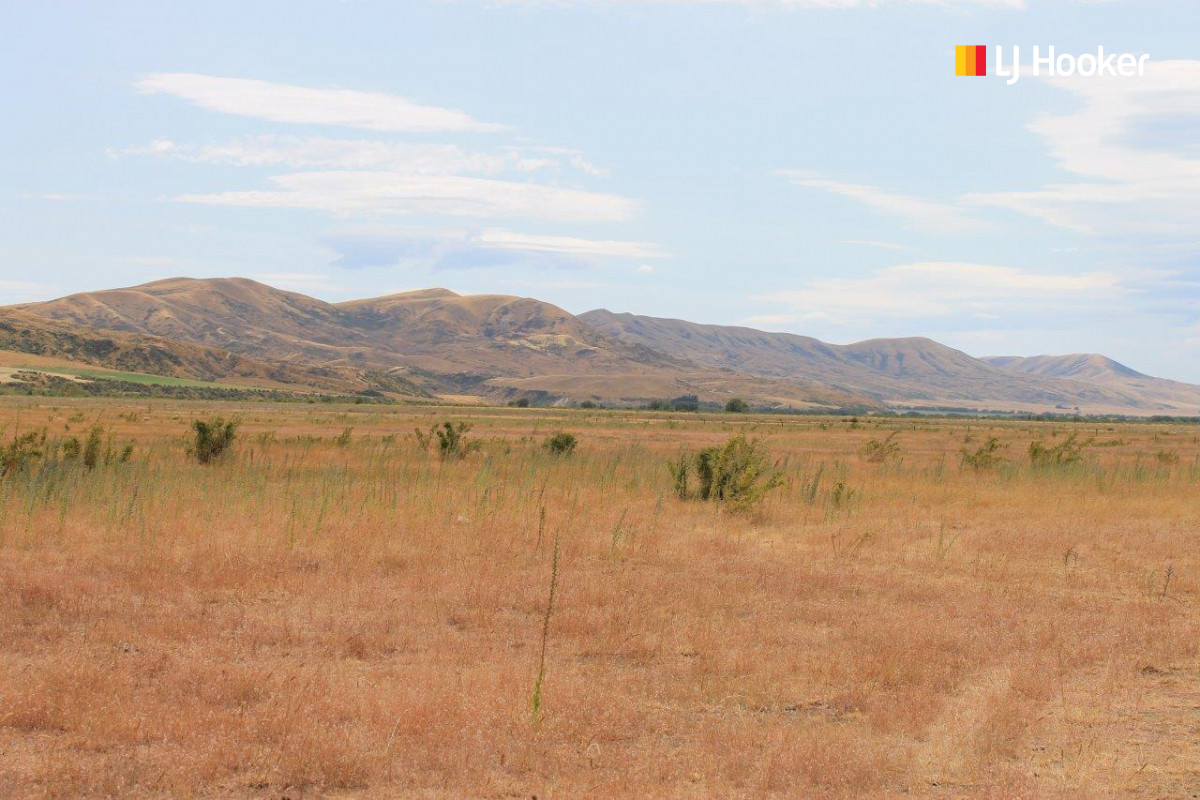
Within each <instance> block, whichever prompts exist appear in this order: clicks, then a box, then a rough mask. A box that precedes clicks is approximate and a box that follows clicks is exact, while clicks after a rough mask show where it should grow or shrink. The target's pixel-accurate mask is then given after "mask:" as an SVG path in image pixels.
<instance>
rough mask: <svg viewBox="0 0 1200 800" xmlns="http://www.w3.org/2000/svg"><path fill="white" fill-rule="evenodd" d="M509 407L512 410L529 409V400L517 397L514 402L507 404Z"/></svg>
mask: <svg viewBox="0 0 1200 800" xmlns="http://www.w3.org/2000/svg"><path fill="white" fill-rule="evenodd" d="M509 405H510V406H512V407H513V408H529V398H528V397H518V398H517V399H516V400H513V401H512V402H511V403H509Z"/></svg>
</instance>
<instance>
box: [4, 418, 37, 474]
mask: <svg viewBox="0 0 1200 800" xmlns="http://www.w3.org/2000/svg"><path fill="white" fill-rule="evenodd" d="M45 447H46V430H45V428H43V429H41V430H37V431H29V432H28V433H24V434H20V435H18V434H13V437H12V439H11V440H10V441H9V442H8V444H6V445H4V447H2V448H0V478H7V477H8V476H9V475H13V474H16V473H18V472H23V471H25V470H26V469H27V468H29V466H30V465H32V464H33V463H34V462H35V461H37V460H38V459H40V458H41V457H42V456H43V455H44V454H45Z"/></svg>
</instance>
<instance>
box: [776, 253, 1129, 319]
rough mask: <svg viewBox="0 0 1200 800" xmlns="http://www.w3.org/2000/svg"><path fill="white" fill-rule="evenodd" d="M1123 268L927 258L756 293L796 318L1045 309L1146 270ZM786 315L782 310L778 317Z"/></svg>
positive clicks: (1098, 295)
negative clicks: (1060, 268) (1058, 270)
mask: <svg viewBox="0 0 1200 800" xmlns="http://www.w3.org/2000/svg"><path fill="white" fill-rule="evenodd" d="M1146 275H1147V273H1142V274H1141V275H1140V276H1132V275H1128V274H1121V273H1116V272H1090V273H1086V274H1083V275H1058V274H1050V273H1042V272H1034V271H1031V270H1025V269H1018V268H1016V267H1007V266H993V265H988V264H968V263H959V262H945V261H923V262H918V263H914V264H903V265H899V266H894V267H887V268H885V269H882V270H879V271H877V272H875V273H873V274H871V275H869V276H867V277H863V278H822V279H818V280H814V281H811V282H810V283H809V284H808V285H806V286H804V287H802V288H799V289H791V290H784V291H780V292H775V293H774V294H770V295H760V296H758V297H756V298H754V299H756V300H761V301H766V302H770V303H777V304H780V305H784V306H788V307H790V308H791V309H792V311H793V312H794V316H793V317H792V319H793V321H801V320H804V319H820V320H824V321H831V322H841V323H852V322H861V321H863V320H874V319H878V318H880V317H890V318H924V317H942V316H951V315H973V316H976V317H984V318H987V317H988V315H994V314H996V313H998V312H1000V311H1005V310H1013V309H1033V308H1036V309H1038V310H1039V311H1040V312H1041V313H1045V312H1046V311H1048V310H1050V309H1053V308H1056V307H1063V306H1075V305H1078V304H1081V303H1089V302H1091V303H1094V302H1096V301H1101V300H1112V299H1117V298H1122V297H1125V296H1127V295H1129V294H1131V293H1132V292H1133V289H1132V288H1131V287H1132V286H1133V285H1134V281H1135V280H1136V279H1137V278H1138V277H1146ZM773 318H774V319H775V320H776V321H779V319H780V318H779V317H778V316H775V317H773Z"/></svg>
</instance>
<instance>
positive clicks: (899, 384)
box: [0, 278, 1200, 414]
mask: <svg viewBox="0 0 1200 800" xmlns="http://www.w3.org/2000/svg"><path fill="white" fill-rule="evenodd" d="M0 311H2V313H5V314H8V315H9V319H10V320H12V321H13V323H12V324H11V325H10V327H9V330H8V334H7V336H8V338H9V341H10V343H11V342H17V343H16V344H9V345H5V344H4V342H3V341H2V340H0V347H5V346H10V347H17V348H21V347H24V348H26V350H25V351H26V352H48V353H50V352H56V351H61V354H63V355H66V356H69V357H74V356H73V355H72V354H77V353H79V352H83V351H86V350H88V349H89V348H94V347H96V346H99V345H96V344H89V343H88V342H92V341H93V340H95V341H100V340H103V341H108V342H110V343H117V342H119V343H120V346H119V347H117V348H116V349H117V350H118V351H122V352H125V353H126V355H124V356H119V358H122V359H124V361H125V362H126V363H106V364H105V365H108V366H115V367H118V368H124V369H142V370H146V371H152V370H150V369H149V368H147V367H146V366H145V364H150V365H151V366H152V367H153V370H159V371H160V374H163V373H161V370H170V369H178V370H181V371H186V372H187V373H188V375H189V376H193V377H200V378H207V379H211V378H212V377H214V376H216V375H217V373H218V372H219V371H220V370H222V369H224V370H235V371H236V370H241V372H243V373H254V374H258V375H265V374H268V372H270V371H271V370H274V371H275V373H274V374H277V375H280V376H283V378H282V379H285V380H287V381H296V380H301V381H305V382H308V383H310V384H311V385H314V386H316V385H324V386H331V384H332V383H336V384H338V386H339V387H346V386H355V387H360V388H383V389H385V390H389V391H397V392H402V393H405V392H407V393H412V392H414V391H415V392H419V391H422V390H428V391H434V392H441V393H446V394H472V395H483V396H488V397H491V398H492V399H495V400H504V399H508V398H511V397H514V396H518V395H521V394H526V395H538V396H539V397H540V398H542V399H545V400H552V399H556V398H564V399H575V400H582V399H598V400H605V401H610V402H621V403H637V402H642V401H645V400H649V399H653V398H662V397H664V396H666V397H670V396H678V395H685V394H696V395H699V396H700V398H701V400H702V401H707V402H717V403H721V402H724V400H725V399H728V398H729V397H732V396H737V395H740V396H743V397H745V398H746V399H748V400H750V401H751V402H752V403H755V404H758V405H764V406H770V407H779V408H786V407H792V408H802V407H817V408H822V407H823V408H837V407H849V406H863V405H866V406H875V407H884V406H895V407H940V408H949V407H953V408H973V409H1004V410H1020V411H1041V410H1048V409H1054V408H1058V409H1073V408H1079V409H1081V410H1084V411H1090V412H1100V413H1114V412H1115V413H1142V414H1151V413H1163V414H1195V413H1200V388H1198V387H1193V386H1189V385H1187V384H1181V383H1174V382H1171V381H1160V380H1158V379H1155V378H1150V377H1147V376H1144V375H1141V374H1140V373H1137V372H1135V371H1133V370H1130V369H1129V368H1127V367H1124V366H1123V365H1120V364H1117V363H1116V362H1112V361H1110V360H1108V359H1104V358H1103V357H1102V356H1063V357H1035V358H1029V359H977V358H973V357H971V356H970V355H968V354H966V353H963V352H961V351H959V350H955V349H954V348H951V347H947V346H945V345H942V344H939V343H937V342H934V341H932V340H930V339H924V338H904V339H874V340H870V341H865V342H858V343H855V344H850V345H834V344H828V343H826V342H822V341H820V340H818V339H814V338H811V337H806V336H797V335H794V334H787V333H769V332H765V331H758V330H754V329H751V328H743V327H734V326H720V325H701V324H697V323H692V322H687V321H684V320H671V319H659V318H655V317H644V316H636V315H633V314H616V313H612V312H609V311H604V310H597V311H590V312H587V313H586V314H581V315H578V316H576V315H573V314H570V313H569V312H567V311H565V310H564V309H562V308H559V307H558V306H555V305H552V304H550V303H545V302H542V301H540V300H536V299H532V298H523V297H511V296H506V295H475V296H462V295H458V294H455V293H453V292H450V291H447V290H445V289H429V290H423V291H415V292H405V293H401V294H395V295H390V296H387V297H379V298H371V299H365V300H355V301H351V302H345V303H336V304H335V303H326V302H324V301H321V300H317V299H314V298H311V297H306V296H304V295H301V294H297V293H295V292H286V291H281V290H279V289H274V288H272V287H270V286H266V285H264V284H261V283H257V282H255V281H251V280H247V279H244V278H225V279H211V280H193V279H189V278H172V279H169V280H162V281H156V282H154V283H149V284H145V285H143V286H135V287H131V288H127V289H113V290H109V291H102V292H91V293H85V294H77V295H72V296H70V297H64V298H61V299H59V300H52V301H48V302H44V303H31V304H26V305H24V306H19V307H13V308H11V309H7V310H0ZM2 336H3V332H2V331H0V339H2ZM122 337H125V338H122ZM39 341H40V342H41V344H40V345H39V344H36V342H39ZM31 342H34V343H33V344H31ZM37 347H41V348H42V350H40V351H39V350H37V349H36V348H37ZM31 348H33V349H31ZM188 348H191V349H188ZM210 351H211V352H210ZM135 354H136V355H135ZM93 357H101V356H97V355H96V354H93ZM103 357H105V358H109V359H110V362H111V361H112V360H113V359H116V358H118V356H103ZM172 359H177V360H179V361H180V364H183V366H180V365H178V364H177V365H175V366H172ZM238 359H240V361H239V360H238ZM130 361H133V362H139V363H142V366H137V365H136V364H131V363H128V362H130ZM229 364H240V366H238V367H230V366H229ZM166 374H170V373H166ZM273 379H274V378H273Z"/></svg>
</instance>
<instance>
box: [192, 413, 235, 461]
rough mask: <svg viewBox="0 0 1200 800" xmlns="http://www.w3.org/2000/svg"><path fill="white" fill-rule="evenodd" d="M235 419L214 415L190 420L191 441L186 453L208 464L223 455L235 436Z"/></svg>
mask: <svg viewBox="0 0 1200 800" xmlns="http://www.w3.org/2000/svg"><path fill="white" fill-rule="evenodd" d="M238 425H239V423H238V421H237V420H232V419H231V420H225V419H222V418H221V417H216V418H215V419H212V420H202V419H198V420H195V421H193V422H192V443H191V445H190V446H189V447H188V453H189V454H190V455H191V456H192V457H193V458H195V459H196V460H197V461H199V462H200V463H201V464H209V463H212V462H213V461H214V460H216V459H218V458H220V457H221V456H223V455H225V453H227V452H228V451H229V448H230V447H231V446H232V445H233V440H234V439H236V438H237V429H238Z"/></svg>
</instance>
